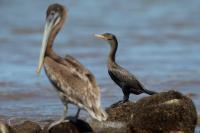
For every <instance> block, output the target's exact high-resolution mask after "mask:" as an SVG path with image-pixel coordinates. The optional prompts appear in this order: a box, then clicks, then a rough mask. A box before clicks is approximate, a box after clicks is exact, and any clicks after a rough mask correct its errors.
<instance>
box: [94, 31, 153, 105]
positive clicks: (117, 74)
mask: <svg viewBox="0 0 200 133" xmlns="http://www.w3.org/2000/svg"><path fill="white" fill-rule="evenodd" d="M95 37H97V38H99V39H103V40H106V41H108V43H109V44H110V46H111V51H110V54H109V57H108V63H107V67H108V73H109V75H110V77H111V79H112V80H113V81H114V82H115V83H116V84H117V85H118V86H119V87H120V88H121V89H122V92H123V94H124V98H123V100H121V101H119V102H117V103H115V104H113V105H111V107H116V106H117V105H119V104H121V103H125V102H127V101H128V100H129V95H130V94H131V93H133V94H135V95H139V94H141V93H147V94H149V95H153V94H155V93H156V92H154V91H150V90H147V89H146V88H145V87H144V86H143V85H142V83H140V82H139V80H138V79H137V78H136V77H135V76H134V75H133V74H131V73H130V72H128V71H127V70H126V69H124V68H123V67H121V66H120V65H118V64H117V63H116V61H115V55H116V51H117V47H118V42H117V38H116V37H115V35H113V34H110V33H104V34H101V35H98V34H95Z"/></svg>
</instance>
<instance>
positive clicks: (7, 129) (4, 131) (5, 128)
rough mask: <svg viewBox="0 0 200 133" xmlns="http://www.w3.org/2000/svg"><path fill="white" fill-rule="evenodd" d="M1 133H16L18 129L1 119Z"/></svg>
mask: <svg viewBox="0 0 200 133" xmlns="http://www.w3.org/2000/svg"><path fill="white" fill-rule="evenodd" d="M0 133H16V131H15V130H14V129H13V128H12V127H11V126H9V125H8V124H6V123H3V122H1V121H0Z"/></svg>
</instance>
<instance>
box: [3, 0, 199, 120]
mask: <svg viewBox="0 0 200 133" xmlns="http://www.w3.org/2000/svg"><path fill="white" fill-rule="evenodd" d="M54 2H55V1H54V0H48V1H41V0H34V1H30V0H15V1H12V2H11V1H7V0H1V1H0V25H1V29H0V63H1V65H0V115H4V116H7V117H11V116H17V117H34V118H36V119H37V118H38V119H43V118H46V117H47V116H59V115H60V114H61V113H62V109H63V108H62V104H61V102H60V101H59V98H58V97H57V95H56V93H55V91H54V89H53V87H52V86H51V84H50V83H49V81H48V80H47V78H46V75H45V74H44V72H43V73H42V75H41V76H40V77H37V76H36V74H35V69H36V66H37V63H38V56H39V51H40V47H41V40H42V34H43V27H44V22H45V20H44V18H45V11H46V9H47V7H48V5H49V4H51V3H54ZM56 2H59V3H62V4H64V5H65V6H67V7H68V10H69V16H68V21H67V23H66V24H65V27H64V29H63V30H62V31H61V32H60V33H59V35H58V37H57V39H56V41H55V45H54V46H55V49H56V52H57V53H59V54H60V55H65V54H71V55H72V56H74V57H76V58H77V59H78V60H80V61H81V62H82V63H83V64H84V65H85V66H86V67H87V68H89V69H90V70H91V71H92V72H93V74H94V75H95V76H96V79H97V81H98V84H99V85H100V86H101V87H102V105H103V107H107V106H109V105H110V104H111V103H113V102H115V101H117V100H119V99H121V98H122V93H121V90H120V88H118V87H117V86H116V85H115V84H114V83H113V82H112V81H111V80H110V78H109V76H108V74H107V69H106V60H107V55H108V52H109V48H110V47H109V46H108V45H107V43H106V42H104V41H101V40H97V39H96V38H94V37H93V34H94V33H104V32H110V33H114V34H115V35H116V36H117V37H118V40H119V49H118V52H117V62H118V63H119V64H120V65H122V66H123V67H125V68H127V69H128V70H130V71H131V72H133V73H134V74H135V75H137V77H138V78H139V79H140V80H141V81H142V82H143V83H144V85H145V86H146V87H147V88H149V89H152V90H155V91H167V90H170V89H175V90H177V91H180V92H183V93H184V94H188V93H194V94H195V96H194V97H192V99H193V101H194V102H195V105H196V107H197V109H198V112H200V111H199V109H200V97H199V96H200V89H199V87H200V69H199V66H200V54H199V50H200V37H199V35H200V17H199V12H200V8H199V5H200V1H199V0H192V1H188V0H181V1H179V0H168V1H165V0H126V1H119V0H118V1H116V0H109V1H108V0H101V1H94V0H84V1H78V0H73V1H69V0H57V1H56ZM143 96H145V95H140V96H134V95H132V96H131V99H132V100H136V99H139V98H141V97H143ZM74 110H75V108H72V109H70V113H72V111H74Z"/></svg>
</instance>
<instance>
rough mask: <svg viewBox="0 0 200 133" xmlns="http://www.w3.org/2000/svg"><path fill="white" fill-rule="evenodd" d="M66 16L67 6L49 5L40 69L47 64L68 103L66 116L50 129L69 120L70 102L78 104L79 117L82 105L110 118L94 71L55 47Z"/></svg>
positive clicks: (93, 114) (94, 114)
mask: <svg viewBox="0 0 200 133" xmlns="http://www.w3.org/2000/svg"><path fill="white" fill-rule="evenodd" d="M66 16H67V11H66V9H65V7H64V6H62V5H60V4H52V5H50V6H49V7H48V9H47V13H46V25H45V29H44V37H43V42H42V48H41V51H40V57H39V65H38V68H37V70H36V72H37V74H39V73H40V71H41V69H42V66H43V65H44V69H45V72H46V75H47V76H48V78H49V80H50V82H51V83H52V84H53V86H54V87H55V89H56V91H57V92H58V95H59V97H60V99H61V101H62V103H63V104H64V107H65V108H64V114H63V116H62V117H61V118H60V120H59V121H57V122H54V123H53V124H51V126H50V127H49V129H50V128H51V127H53V126H55V125H57V124H59V123H61V122H64V121H68V120H66V114H67V109H68V104H69V103H70V104H74V105H76V106H77V107H78V111H77V114H76V117H75V118H76V119H77V118H78V115H79V112H80V109H84V110H86V111H87V112H88V113H89V114H90V116H91V117H92V118H94V119H96V120H99V121H103V120H106V119H107V114H106V113H105V111H104V110H103V109H102V108H101V103H100V101H101V100H100V88H99V86H98V85H97V83H96V79H95V77H94V76H93V74H92V73H91V72H90V71H89V70H88V69H86V68H85V67H84V66H83V65H82V64H81V63H80V62H79V61H77V60H76V59H75V58H73V57H72V56H70V55H67V56H66V57H65V58H62V57H60V56H59V55H57V54H56V53H55V52H54V51H53V49H52V46H53V42H54V40H55V37H56V35H57V33H58V32H59V30H60V29H61V27H62V26H63V24H64V21H65V18H66Z"/></svg>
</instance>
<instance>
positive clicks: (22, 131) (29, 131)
mask: <svg viewBox="0 0 200 133" xmlns="http://www.w3.org/2000/svg"><path fill="white" fill-rule="evenodd" d="M13 127H14V129H15V130H16V132H17V133H42V129H41V127H40V126H39V125H38V124H37V123H35V122H32V121H24V122H23V123H22V124H19V125H14V126H13Z"/></svg>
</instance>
